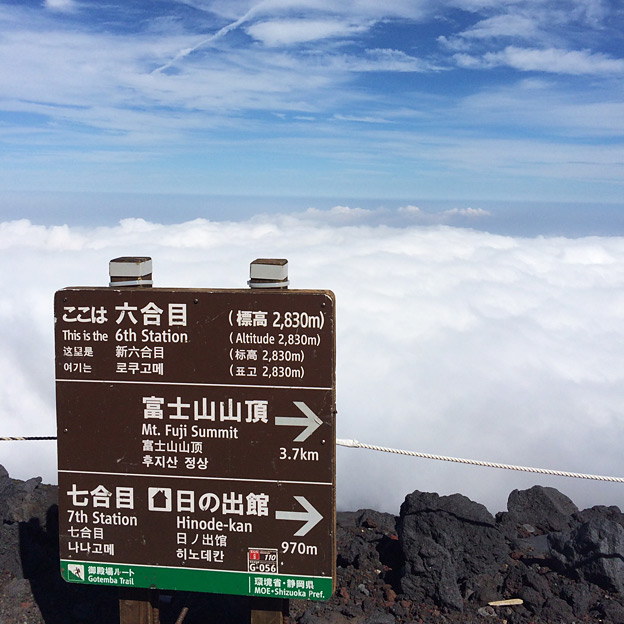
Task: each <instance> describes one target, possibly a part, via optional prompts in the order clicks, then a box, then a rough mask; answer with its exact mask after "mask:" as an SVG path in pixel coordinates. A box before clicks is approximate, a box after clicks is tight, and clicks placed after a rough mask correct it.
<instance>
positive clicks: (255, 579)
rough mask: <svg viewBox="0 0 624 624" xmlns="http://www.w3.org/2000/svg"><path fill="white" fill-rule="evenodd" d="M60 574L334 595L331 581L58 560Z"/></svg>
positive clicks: (89, 579) (123, 582)
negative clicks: (59, 561) (59, 562)
mask: <svg viewBox="0 0 624 624" xmlns="http://www.w3.org/2000/svg"><path fill="white" fill-rule="evenodd" d="M61 574H62V576H63V578H64V579H65V580H66V581H68V582H70V583H85V584H88V585H109V586H111V585H112V586H117V587H151V588H155V589H170V590H181V591H197V592H210V593H214V594H236V595H239V596H262V597H266V598H292V599H298V600H329V598H330V597H331V595H332V593H333V583H332V579H331V578H320V577H314V576H312V577H310V576H289V575H281V574H254V573H250V572H229V571H221V570H202V569H197V568H190V569H189V568H167V567H151V566H143V565H121V564H104V563H94V562H93V561H71V560H66V559H64V560H61Z"/></svg>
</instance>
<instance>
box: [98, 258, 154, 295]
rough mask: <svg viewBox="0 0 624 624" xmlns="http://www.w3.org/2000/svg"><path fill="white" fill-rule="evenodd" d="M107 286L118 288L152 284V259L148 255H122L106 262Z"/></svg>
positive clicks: (145, 286) (147, 286) (144, 286)
mask: <svg viewBox="0 0 624 624" xmlns="http://www.w3.org/2000/svg"><path fill="white" fill-rule="evenodd" d="M108 274H109V276H110V283H109V286H110V287H112V288H119V287H125V286H138V287H143V288H149V287H150V286H151V285H152V283H153V282H152V259H151V258H150V257H148V256H123V257H121V258H114V259H113V260H111V261H110V262H109V263H108Z"/></svg>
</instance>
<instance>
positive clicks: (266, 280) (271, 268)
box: [247, 258, 290, 288]
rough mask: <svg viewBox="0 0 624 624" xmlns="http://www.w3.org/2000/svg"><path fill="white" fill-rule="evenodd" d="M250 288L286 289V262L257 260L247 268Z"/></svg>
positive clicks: (280, 259) (276, 259)
mask: <svg viewBox="0 0 624 624" xmlns="http://www.w3.org/2000/svg"><path fill="white" fill-rule="evenodd" d="M247 284H248V285H249V287H250V288H288V285H289V284H290V282H289V281H288V260H286V259H285V258H257V259H256V260H254V261H253V262H252V263H251V265H250V266H249V281H248V282H247Z"/></svg>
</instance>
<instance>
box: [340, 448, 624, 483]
mask: <svg viewBox="0 0 624 624" xmlns="http://www.w3.org/2000/svg"><path fill="white" fill-rule="evenodd" d="M336 444H337V445H338V446H348V447H351V448H363V449H370V450H371V451H381V452H382V453H396V454H398V455H410V456H412V457H421V458H423V459H437V460H440V461H448V462H455V463H457V464H469V465H471V466H485V467H486V468H502V469H503V470H517V471H520V472H536V473H538V474H545V475H553V476H555V477H573V478H575V479H592V480H594V481H610V482H612V483H624V477H603V476H601V475H590V474H582V473H580V472H564V471H563V470H549V469H548V468H529V467H528V466H513V465H511V464H498V463H496V462H486V461H479V460H477V459H461V458H460V457H446V456H444V455H431V454H430V453H419V452H418V451H403V450H401V449H393V448H388V447H386V446H377V445H376V444H366V443H365V442H358V441H357V440H336Z"/></svg>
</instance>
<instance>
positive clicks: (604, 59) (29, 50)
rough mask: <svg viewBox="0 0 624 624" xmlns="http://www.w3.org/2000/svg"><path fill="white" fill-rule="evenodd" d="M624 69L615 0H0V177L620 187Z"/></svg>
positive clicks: (432, 189)
mask: <svg viewBox="0 0 624 624" xmlns="http://www.w3.org/2000/svg"><path fill="white" fill-rule="evenodd" d="M623 77H624V9H623V8H622V5H621V3H619V2H610V1H602V0H556V1H553V0H543V1H542V0H534V1H528V0H524V1H514V0H507V1H502V2H492V1H491V0H445V1H443V2H440V1H439V0H435V1H430V0H420V1H417V0H385V1H384V2H379V1H378V0H375V1H373V0H343V1H341V2H335V1H331V2H330V1H328V0H327V1H326V0H262V1H258V0H178V1H172V0H151V1H149V2H148V1H133V0H123V1H120V0H107V1H106V2H104V1H94V0H47V1H43V0H15V1H7V0H3V1H0V191H1V193H0V195H1V197H2V198H3V201H4V208H6V204H7V202H8V201H9V200H8V199H7V197H10V195H7V193H9V192H28V193H32V192H44V193H50V192H62V193H67V192H70V193H87V192H90V193H110V192H114V193H142V194H145V193H151V194H157V195H158V194H192V195H226V196H227V195H229V196H250V197H258V196H282V197H288V196H293V197H295V196H296V197H303V198H306V197H318V196H326V197H332V198H355V197H357V198H364V199H366V198H369V199H370V198H406V199H407V200H410V199H413V200H414V201H415V200H418V199H425V200H426V199H429V200H459V199H461V200H466V201H468V200H470V201H478V200H483V201H485V200H503V201H510V200H512V199H513V200H515V201H546V202H548V201H559V202H571V201H577V202H592V203H600V202H607V203H620V204H621V203H622V197H623V196H624V193H623V191H624V141H623V135H624V97H623V96H624V87H623V80H622V79H623ZM5 214H6V213H5Z"/></svg>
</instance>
